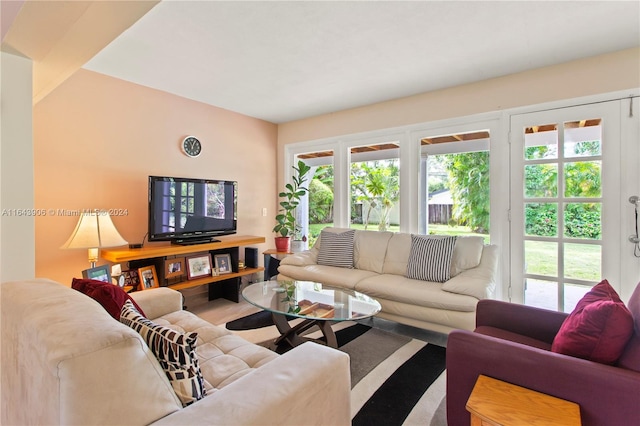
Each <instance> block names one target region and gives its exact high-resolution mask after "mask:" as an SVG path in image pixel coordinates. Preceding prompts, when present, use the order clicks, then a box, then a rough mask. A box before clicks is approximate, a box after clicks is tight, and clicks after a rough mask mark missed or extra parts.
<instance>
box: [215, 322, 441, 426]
mask: <svg viewBox="0 0 640 426" xmlns="http://www.w3.org/2000/svg"><path fill="white" fill-rule="evenodd" d="M259 314H260V313H259ZM259 314H254V315H253V316H250V317H251V318H248V319H246V320H245V321H243V324H244V326H245V327H249V326H250V324H251V323H252V322H253V326H257V327H258V328H256V329H250V328H246V329H244V330H232V331H233V332H234V333H237V334H239V335H241V336H243V337H244V338H246V339H247V340H249V341H252V342H253V343H258V344H262V345H264V346H269V344H270V343H271V342H272V341H273V339H274V338H275V337H277V336H278V331H277V330H276V328H275V326H273V325H268V323H269V318H268V316H267V315H264V314H262V315H259ZM245 318H247V317H245ZM295 321H298V320H294V323H295ZM234 322H235V321H234ZM228 324H229V327H231V328H245V327H239V323H238V322H235V324H232V323H228ZM292 324H293V323H292ZM333 328H334V330H335V331H336V337H337V340H338V349H339V350H341V351H343V352H346V353H348V354H349V356H350V359H351V386H352V389H351V416H352V424H353V425H385V426H386V425H391V426H393V425H414V424H415V425H418V424H419V425H430V426H446V413H445V384H446V383H445V382H446V376H445V374H446V372H445V358H446V357H445V354H446V350H445V348H443V347H441V346H437V345H434V344H431V343H427V342H424V341H422V340H418V339H412V338H410V337H407V336H402V335H399V334H394V333H390V332H388V331H384V330H379V329H376V328H372V327H370V326H368V325H363V324H358V323H355V322H341V323H336V324H334V325H333ZM309 337H314V338H315V337H320V333H319V332H316V333H313V332H312V333H311V334H309Z"/></svg>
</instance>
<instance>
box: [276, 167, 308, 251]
mask: <svg viewBox="0 0 640 426" xmlns="http://www.w3.org/2000/svg"><path fill="white" fill-rule="evenodd" d="M293 170H295V173H294V175H293V176H292V178H291V179H292V181H293V183H288V184H286V185H285V190H284V191H282V192H281V193H280V194H278V195H279V197H280V198H281V201H280V210H279V212H278V214H277V215H276V225H275V226H274V227H273V232H275V233H277V234H279V235H280V236H279V237H276V250H278V251H281V252H288V251H289V250H290V247H291V237H296V236H297V234H298V233H299V231H300V227H299V226H298V225H297V224H296V208H297V207H298V204H300V199H301V198H302V197H303V196H304V195H305V194H306V193H307V192H309V189H308V188H307V187H306V186H304V183H305V182H306V180H307V174H308V173H309V171H310V170H311V167H310V166H308V165H306V164H305V163H304V161H302V160H300V161H298V165H297V167H296V166H293Z"/></svg>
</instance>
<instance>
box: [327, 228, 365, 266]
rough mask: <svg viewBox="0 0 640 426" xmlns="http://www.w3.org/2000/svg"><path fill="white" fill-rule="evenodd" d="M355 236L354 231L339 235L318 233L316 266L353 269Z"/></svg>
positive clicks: (328, 232)
mask: <svg viewBox="0 0 640 426" xmlns="http://www.w3.org/2000/svg"><path fill="white" fill-rule="evenodd" d="M355 235H356V231H355V229H351V230H349V231H345V232H340V233H335V232H330V231H322V232H320V251H319V252H318V265H326V266H337V267H339V268H349V269H353V240H354V238H355Z"/></svg>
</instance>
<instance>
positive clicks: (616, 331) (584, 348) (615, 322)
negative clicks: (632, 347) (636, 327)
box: [551, 280, 633, 364]
mask: <svg viewBox="0 0 640 426" xmlns="http://www.w3.org/2000/svg"><path fill="white" fill-rule="evenodd" d="M632 335H633V318H632V316H631V312H629V310H628V309H627V308H626V307H625V306H624V303H623V302H622V300H620V297H619V296H618V294H617V293H616V291H615V290H614V289H613V287H611V285H609V283H608V282H607V280H603V281H602V282H601V283H599V284H597V285H596V286H594V287H593V288H592V289H591V291H589V292H588V293H587V294H585V295H584V297H583V298H582V299H580V301H579V302H578V304H577V305H576V308H575V309H574V311H573V312H572V313H571V314H570V315H569V316H568V317H567V319H566V320H565V321H564V322H563V323H562V326H561V327H560V330H559V331H558V334H557V335H556V337H555V338H554V339H553V344H552V345H551V350H552V351H553V352H557V353H561V354H565V355H570V356H574V357H577V358H583V359H588V360H591V361H595V362H600V363H603V364H615V363H616V361H617V360H618V358H620V355H622V352H623V351H624V349H625V346H626V345H627V343H628V342H629V339H630V338H631V336H632Z"/></svg>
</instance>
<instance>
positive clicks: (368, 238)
mask: <svg viewBox="0 0 640 426" xmlns="http://www.w3.org/2000/svg"><path fill="white" fill-rule="evenodd" d="M392 236H393V232H376V231H356V238H355V245H354V261H355V267H356V268H357V269H360V270H365V271H371V272H376V273H378V274H381V273H382V270H383V266H384V262H385V257H386V255H387V246H388V245H389V240H390V239H391V237H392Z"/></svg>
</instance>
